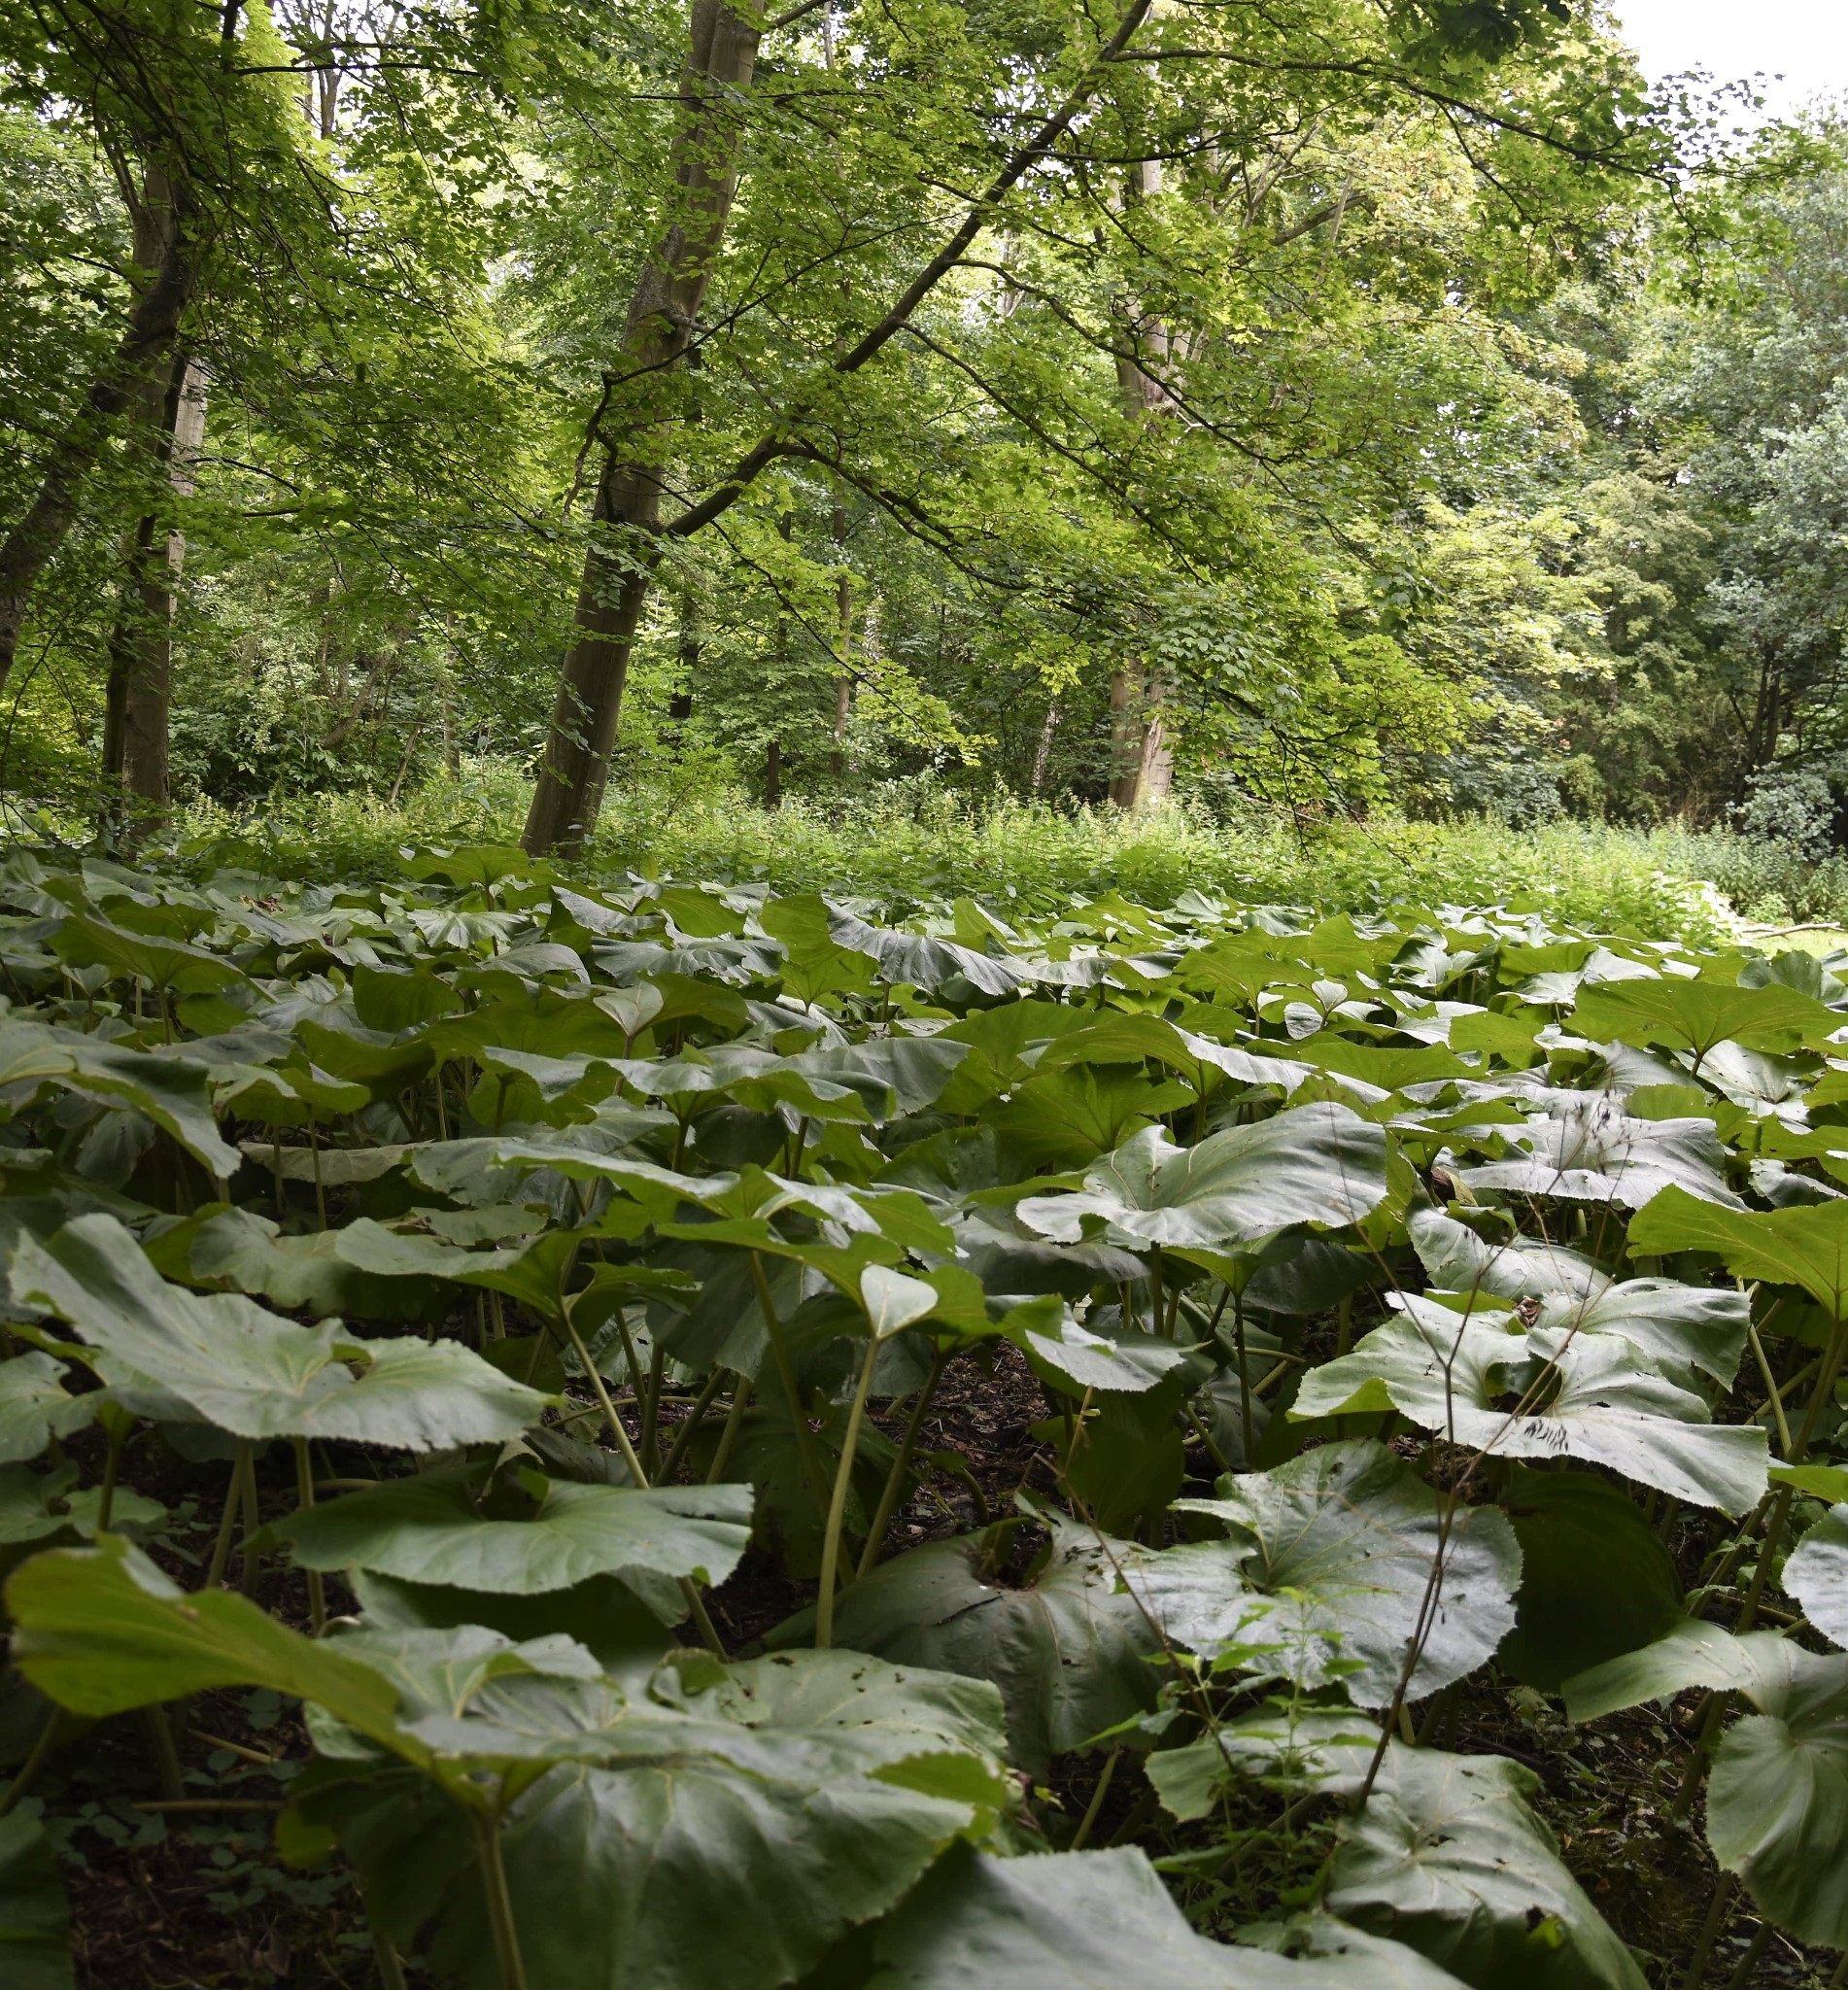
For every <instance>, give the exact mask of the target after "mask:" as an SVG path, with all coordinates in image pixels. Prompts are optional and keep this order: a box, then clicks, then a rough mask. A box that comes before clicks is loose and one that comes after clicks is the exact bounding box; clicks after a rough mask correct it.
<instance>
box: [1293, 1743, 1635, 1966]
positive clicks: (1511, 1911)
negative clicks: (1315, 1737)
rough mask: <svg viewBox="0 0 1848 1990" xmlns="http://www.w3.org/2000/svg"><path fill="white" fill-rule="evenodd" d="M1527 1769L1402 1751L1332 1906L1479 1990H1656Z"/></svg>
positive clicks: (1348, 1829) (1356, 1837)
mask: <svg viewBox="0 0 1848 1990" xmlns="http://www.w3.org/2000/svg"><path fill="white" fill-rule="evenodd" d="M1538 1788H1539V1782H1538V1779H1537V1778H1536V1777H1535V1776H1534V1775H1532V1774H1531V1773H1530V1772H1529V1771H1528V1770H1526V1769H1523V1768H1521V1767H1518V1766H1517V1765H1516V1764H1514V1763H1512V1762H1507V1761H1504V1760H1502V1759H1500V1758H1499V1757H1495V1756H1459V1755H1443V1754H1439V1753H1437V1752H1436V1751H1434V1750H1431V1749H1424V1748H1406V1747H1404V1746H1402V1745H1401V1744H1398V1743H1396V1742H1395V1743H1394V1744H1393V1745H1392V1746H1391V1747H1390V1748H1389V1749H1388V1750H1387V1752H1386V1762H1385V1764H1384V1765H1383V1767H1382V1769H1381V1773H1380V1776H1379V1779H1378V1780H1377V1781H1376V1782H1375V1784H1374V1786H1373V1790H1372V1793H1371V1794H1370V1796H1369V1797H1368V1799H1367V1801H1366V1803H1365V1805H1364V1807H1363V1808H1362V1809H1361V1811H1360V1813H1359V1815H1358V1816H1357V1817H1355V1818H1354V1819H1353V1820H1352V1822H1351V1823H1349V1824H1347V1825H1346V1826H1344V1827H1343V1842H1342V1845H1341V1848H1340V1850H1339V1851H1338V1852H1337V1853H1336V1855H1335V1862H1334V1866H1333V1869H1332V1871H1331V1873H1330V1875H1329V1888H1328V1896H1327V1899H1328V1905H1329V1906H1330V1907H1331V1908H1333V1909H1334V1911H1335V1912H1336V1913H1338V1914H1340V1915H1342V1916H1343V1917H1344V1918H1346V1919H1349V1920H1352V1921H1357V1922H1358V1923H1360V1925H1361V1926H1362V1927H1367V1928H1373V1929H1377V1930H1378V1931H1379V1932H1380V1933H1382V1934H1386V1935H1390V1936H1392V1937H1393V1938H1394V1939H1397V1940H1399V1941H1402V1942H1405V1943H1406V1944H1407V1945H1408V1946H1410V1947H1412V1948H1416V1949H1418V1950H1419V1951H1420V1953H1421V1954H1423V1955H1425V1956H1428V1957H1429V1958H1430V1959H1431V1960H1432V1961H1433V1962H1436V1963H1439V1964H1441V1965H1442V1966H1443V1967H1444V1968H1445V1969H1447V1970H1449V1971H1450V1972H1451V1973H1453V1974H1454V1975H1455V1976H1456V1977H1458V1978H1459V1979H1460V1980H1461V1981H1463V1982H1465V1983H1468V1984H1470V1985H1471V1986H1472V1990H1644V1978H1643V1973H1642V1972H1641V1970H1639V1969H1638V1968H1637V1966H1636V1964H1635V1962H1634V1961H1633V1960H1632V1958H1631V1956H1630V1953H1629V1951H1628V1950H1627V1949H1626V1947H1625V1946H1624V1944H1623V1942H1622V1941H1620V1940H1619V1939H1618V1938H1617V1936H1616V1935H1614V1934H1613V1933H1612V1932H1611V1930H1610V1928H1609V1927H1608V1926H1606V1924H1605V1922H1604V1921H1603V1919H1602V1917H1601V1916H1600V1915H1599V1914H1598V1912H1597V1909H1596V1908H1595V1907H1593V1906H1592V1904H1591V1902H1590V1901H1589V1900H1587V1899H1586V1897H1585V1894H1584V1892H1583V1890H1582V1889H1581V1888H1580V1886H1579V1884H1578V1882H1577V1881H1576V1880H1575V1879H1574V1878H1573V1877H1572V1875H1571V1874H1570V1873H1569V1872H1568V1871H1567V1870H1566V1869H1565V1867H1564V1866H1563V1865H1562V1864H1561V1863H1560V1860H1559V1854H1558V1849H1557V1844H1556V1843H1555V1841H1554V1837H1553V1834H1552V1833H1551V1832H1550V1831H1548V1829H1547V1828H1546V1826H1545V1825H1544V1824H1542V1823H1541V1822H1540V1820H1539V1819H1538V1818H1537V1817H1536V1816H1535V1815H1534V1813H1533V1811H1532V1809H1531V1807H1530V1803H1529V1799H1530V1798H1531V1797H1532V1796H1533V1795H1534V1794H1535V1793H1536V1792H1537V1790H1538Z"/></svg>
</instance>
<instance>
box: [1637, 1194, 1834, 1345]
mask: <svg viewBox="0 0 1848 1990" xmlns="http://www.w3.org/2000/svg"><path fill="white" fill-rule="evenodd" d="M1629 1248H1630V1250H1631V1251H1632V1252H1650V1253H1652V1254H1660V1253H1663V1252H1673V1251H1710V1252H1714V1254H1715V1255H1716V1256H1718V1257H1719V1259H1720V1261H1721V1262H1722V1263H1723V1264H1724V1265H1725V1266H1726V1268H1727V1269H1728V1271H1729V1272H1731V1273H1732V1274H1733V1275H1734V1276H1735V1277H1737V1278H1742V1279H1751V1280H1762V1281H1764V1282H1765V1283H1767V1284H1771V1285H1780V1286H1797V1287H1800V1288H1801V1289H1802V1290H1803V1291H1805V1292H1807V1293H1808V1294H1809V1295H1810V1297H1811V1298H1813V1299H1814V1300H1815V1301H1816V1303H1817V1304H1818V1305H1819V1306H1821V1307H1822V1308H1823V1309H1824V1311H1825V1312H1827V1313H1828V1314H1829V1315H1830V1316H1831V1319H1835V1320H1840V1319H1842V1318H1843V1317H1844V1315H1848V1201H1843V1202H1820V1203H1811V1204H1808V1205H1806V1206H1799V1207H1797V1208H1794V1209H1771V1210H1728V1209H1718V1208H1715V1207H1714V1206H1713V1205H1712V1204H1711V1203H1710V1202H1707V1201H1704V1200H1702V1199H1700V1198H1698V1197H1696V1196H1693V1195H1688V1194H1684V1193H1681V1192H1680V1191H1677V1190H1669V1191H1668V1192H1666V1193H1664V1194H1663V1195H1662V1196H1661V1197H1660V1198H1659V1199H1658V1201H1657V1202H1655V1203H1654V1204H1652V1205H1651V1207H1650V1208H1649V1209H1648V1210H1646V1211H1644V1212H1642V1213H1641V1214H1640V1215H1639V1216H1638V1217H1637V1218H1636V1220H1635V1221H1634V1222H1632V1223H1631V1224H1630V1228H1629Z"/></svg>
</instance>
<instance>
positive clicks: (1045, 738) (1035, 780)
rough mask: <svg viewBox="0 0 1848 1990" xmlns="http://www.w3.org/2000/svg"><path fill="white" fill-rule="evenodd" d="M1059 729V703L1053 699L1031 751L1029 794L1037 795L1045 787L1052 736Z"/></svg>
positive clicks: (1050, 755)
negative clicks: (1036, 742) (1031, 764)
mask: <svg viewBox="0 0 1848 1990" xmlns="http://www.w3.org/2000/svg"><path fill="white" fill-rule="evenodd" d="M1058 727H1059V701H1058V700H1057V699H1056V698H1055V699H1054V700H1053V701H1052V702H1051V703H1050V704H1048V705H1047V706H1046V708H1045V723H1044V725H1043V726H1042V727H1041V728H1040V742H1039V744H1038V745H1037V746H1035V747H1034V749H1033V775H1032V778H1031V779H1030V780H1029V781H1028V783H1027V791H1028V793H1029V794H1034V795H1037V794H1038V793H1039V792H1040V790H1041V789H1042V788H1044V786H1045V772H1046V768H1047V765H1048V764H1049V763H1050V761H1051V759H1052V736H1053V734H1054V733H1055V732H1057V731H1058Z"/></svg>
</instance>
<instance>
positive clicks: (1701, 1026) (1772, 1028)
mask: <svg viewBox="0 0 1848 1990" xmlns="http://www.w3.org/2000/svg"><path fill="white" fill-rule="evenodd" d="M1840 1026H1841V1017H1840V1016H1839V1015H1837V1014H1836V1013H1835V1012H1834V1011H1833V1010H1831V1009H1829V1008H1827V1007H1826V1006H1825V1005H1824V1004H1823V1003H1821V1002H1818V1001H1817V1000H1816V999H1815V997H1814V996H1811V995H1807V994H1803V993H1800V992H1799V991H1798V990H1797V989H1795V988H1789V987H1783V986H1780V985H1778V984H1776V983H1772V984H1770V985H1768V986H1763V987H1756V988H1741V987H1731V988H1728V986H1726V984H1725V983H1724V982H1721V981H1708V980H1698V981H1691V980H1685V979H1683V978H1681V977H1679V976H1674V977H1663V978H1661V979H1660V980H1642V979H1636V980H1625V981H1601V982H1598V983H1596V984H1595V985H1593V986H1591V987H1588V988H1585V989H1583V990H1582V991H1581V992H1580V995H1579V999H1578V1005H1577V1007H1576V1008H1575V1009H1574V1010H1573V1012H1572V1028H1573V1029H1574V1030H1575V1031H1576V1032H1577V1033H1578V1034H1579V1035H1580V1036H1585V1037H1590V1038H1591V1039H1592V1040H1593V1041H1594V1042H1597V1043H1609V1042H1610V1041H1611V1040H1612V1039H1613V1038H1621V1039H1622V1040H1623V1041H1624V1042H1625V1043H1626V1044H1664V1045H1667V1046H1670V1047H1671V1048H1673V1049H1677V1050H1689V1051H1692V1052H1693V1053H1694V1063H1695V1066H1696V1068H1698V1066H1699V1063H1700V1061H1701V1060H1702V1059H1703V1058H1704V1057H1705V1056H1706V1054H1707V1052H1708V1051H1710V1050H1711V1049H1712V1048H1713V1047H1714V1046H1715V1045H1716V1044H1722V1043H1733V1044H1742V1045H1744V1046H1746V1047H1747V1048H1749V1049H1760V1050H1776V1049H1789V1048H1792V1047H1794V1046H1796V1045H1797V1044H1798V1043H1800V1042H1803V1041H1805V1040H1808V1039H1815V1040H1818V1041H1820V1040H1821V1039H1823V1038H1826V1037H1827V1036H1828V1035H1829V1034H1830V1033H1831V1031H1832V1030H1836V1029H1838V1028H1840Z"/></svg>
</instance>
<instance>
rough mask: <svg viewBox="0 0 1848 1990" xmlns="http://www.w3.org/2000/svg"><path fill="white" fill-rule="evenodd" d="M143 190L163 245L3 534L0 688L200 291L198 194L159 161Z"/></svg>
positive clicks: (0, 548) (0, 547) (0, 553)
mask: <svg viewBox="0 0 1848 1990" xmlns="http://www.w3.org/2000/svg"><path fill="white" fill-rule="evenodd" d="M142 199H143V206H144V208H145V209H146V211H147V215H148V217H149V224H150V228H151V231H152V236H153V239H154V242H155V243H156V244H157V247H156V248H155V250H154V254H153V256H152V257H151V258H150V260H149V261H148V262H146V263H143V264H141V267H142V268H143V269H144V271H145V272H146V275H145V278H144V281H143V283H142V286H141V288H140V290H139V292H137V294H136V297H135V302H134V307H133V309H132V310H131V311H130V313H129V316H128V325H127V327H126V329H125V330H124V331H123V333H122V335H121V339H120V342H119V343H118V345H117V347H116V350H115V352H114V353H113V354H112V355H111V356H110V360H109V362H108V364H107V365H106V366H105V367H104V368H103V370H102V372H101V373H99V374H98V375H97V376H96V378H95V379H94V380H92V381H91V382H90V386H89V392H88V393H87V394H86V395H85V397H84V403H83V405H82V407H80V408H79V409H78V411H77V413H76V415H75V416H74V417H73V418H72V420H71V422H70V424H69V425H68V427H66V429H64V432H63V433H62V434H61V435H59V436H58V438H57V440H56V441H55V442H53V443H52V445H51V452H50V454H49V455H48V456H47V458H46V461H45V465H44V468H43V469H42V470H41V472H40V476H39V486H38V489H37V491H36V492H34V494H33V497H32V500H31V502H30V503H29V504H28V505H27V506H26V509H25V513H24V515H23V516H22V517H21V518H20V519H19V520H18V521H17V523H16V524H15V525H14V526H13V528H12V529H11V531H9V532H7V534H6V536H5V538H4V539H0V689H4V687H5V685H6V681H7V678H8V677H9V676H10V675H11V674H12V670H13V660H14V658H15V657H16V656H17V654H18V649H19V635H20V633H21V631H22V630H23V629H24V627H25V619H26V615H27V613H28V611H29V610H30V608H31V605H32V596H33V593H34V591H35V589H36V588H37V586H38V583H39V580H40V577H41V576H42V575H43V574H44V572H45V569H46V567H47V566H50V564H51V560H52V559H53V557H54V556H55V555H56V553H57V550H58V548H59V547H60V546H61V545H63V543H64V540H65V538H66V537H67V535H68V534H69V532H70V530H71V526H72V525H73V523H74V522H75V521H76V518H77V507H78V501H79V498H80V497H81V496H82V494H83V489H84V485H85V484H86V481H87V480H88V478H89V474H90V472H91V471H92V470H93V469H94V468H95V466H96V460H97V458H98V457H99V456H100V455H101V454H102V452H103V449H104V446H105V445H106V444H107V443H108V441H109V439H110V437H111V436H112V435H113V434H114V433H115V431H116V429H117V428H118V427H119V425H120V422H121V419H122V417H123V416H124V415H126V414H127V413H128V412H129V411H130V409H132V408H133V407H134V406H135V405H136V403H137V402H138V401H139V400H140V399H141V397H142V395H144V394H145V393H146V392H147V391H148V387H149V383H150V382H151V381H153V380H155V379H157V378H158V377H159V375H160V374H161V372H162V370H163V368H164V367H165V366H166V365H167V363H168V361H169V358H170V355H171V354H172V351H173V345H174V341H175V339H176V338H177V337H178V336H179V331H180V321H181V319H182V318H183V317H184V315H185V313H186V309H187V306H188V303H189V302H190V301H191V298H192V291H193V284H194V265H193V258H192V248H191V243H190V242H189V240H188V233H189V230H190V227H191V224H192V222H193V219H194V215H193V209H192V206H191V202H190V200H189V199H188V196H187V194H186V193H185V191H184V189H177V188H174V187H173V186H171V185H170V183H169V182H168V180H167V177H166V175H165V174H164V173H163V172H162V171H161V170H160V169H159V168H158V167H155V166H150V167H149V168H148V170H147V173H146V176H145V180H144V186H143V194H142ZM139 219H140V218H139V217H138V218H137V220H138V222H139ZM137 234H138V236H139V234H140V228H139V226H138V227H137ZM137 259H138V260H139V257H137Z"/></svg>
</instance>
